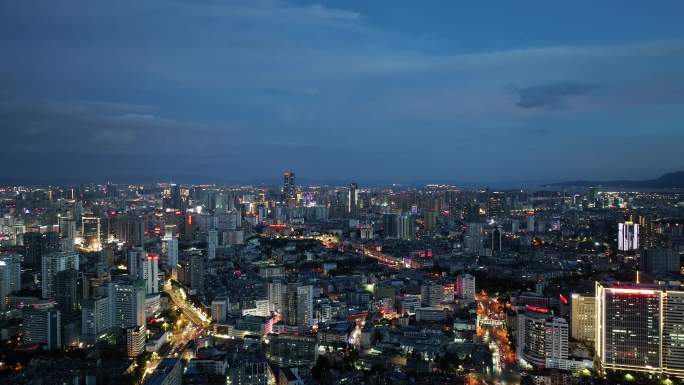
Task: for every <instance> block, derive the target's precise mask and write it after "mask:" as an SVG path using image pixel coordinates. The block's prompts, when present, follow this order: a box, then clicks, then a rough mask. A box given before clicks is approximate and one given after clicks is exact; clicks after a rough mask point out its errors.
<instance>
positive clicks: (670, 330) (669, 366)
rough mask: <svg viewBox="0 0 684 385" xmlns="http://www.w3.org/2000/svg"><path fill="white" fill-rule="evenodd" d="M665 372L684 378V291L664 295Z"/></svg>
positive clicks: (668, 292)
mask: <svg viewBox="0 0 684 385" xmlns="http://www.w3.org/2000/svg"><path fill="white" fill-rule="evenodd" d="M663 318H664V320H663V325H662V327H663V354H662V356H663V372H664V373H665V374H668V375H673V376H677V377H679V378H684V292H682V291H666V292H665V293H664V296H663Z"/></svg>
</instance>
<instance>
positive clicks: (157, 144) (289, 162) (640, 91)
mask: <svg viewBox="0 0 684 385" xmlns="http://www.w3.org/2000/svg"><path fill="white" fill-rule="evenodd" d="M362 5H363V3H358V4H355V3H341V5H340V6H329V5H321V4H316V3H300V2H297V3H290V2H281V1H260V0H256V1H237V2H220V1H162V0H151V1H145V2H133V1H124V2H121V3H119V4H118V5H117V6H116V7H112V6H111V5H109V4H104V3H97V2H86V1H75V0H71V1H67V2H65V3H64V4H63V6H60V7H54V4H53V3H52V2H49V1H35V2H19V3H14V4H7V3H6V4H3V5H1V6H0V47H3V48H1V49H2V53H3V57H4V58H6V60H3V61H2V62H0V126H1V127H2V131H3V134H4V135H3V136H4V140H3V142H4V143H3V144H4V146H3V149H2V150H3V151H2V155H0V160H3V161H7V160H8V159H14V160H18V162H15V166H14V167H12V168H11V169H8V170H6V175H8V176H24V175H35V176H36V177H41V176H42V177H55V178H58V177H60V176H65V177H81V178H85V177H87V178H93V179H100V174H102V178H106V176H107V175H106V174H111V175H131V176H136V175H146V176H147V175H159V176H160V177H167V176H168V177H172V176H173V175H193V174H194V175H198V176H201V177H208V178H216V179H217V180H239V179H250V180H253V179H258V178H264V179H270V177H269V176H270V175H277V174H278V172H279V171H280V170H281V169H285V168H293V169H296V170H298V173H299V174H301V175H308V176H309V177H310V179H312V180H315V179H333V178H331V176H334V177H335V178H334V179H342V180H343V179H359V180H373V179H374V178H378V176H382V178H384V179H387V180H398V181H409V180H415V179H422V178H436V179H442V180H444V179H450V180H466V181H487V180H515V179H543V180H557V179H564V178H566V177H567V178H569V179H571V178H590V177H596V178H603V177H613V176H615V177H640V176H652V174H657V173H660V172H665V171H670V170H675V169H678V168H684V159H682V157H681V155H679V154H678V151H677V150H676V148H678V147H681V145H682V144H684V139H683V136H684V134H683V132H684V130H682V127H681V123H680V122H681V121H682V118H684V116H683V115H684V109H682V103H683V102H684V77H683V76H682V75H681V68H683V67H684V43H683V42H684V40H680V38H681V39H684V36H679V35H678V33H679V32H684V31H681V30H677V33H676V34H675V35H676V36H675V37H674V38H668V39H663V38H658V39H646V40H644V39H636V38H634V39H631V40H629V41H622V42H610V43H606V42H600V41H595V42H591V43H587V42H583V43H581V44H568V43H567V42H566V41H565V40H563V39H561V38H558V39H557V40H556V41H554V42H549V43H548V44H546V45H545V46H542V47H539V46H524V45H521V44H519V43H517V42H514V41H510V42H508V44H506V43H504V44H501V46H500V47H491V46H492V43H491V42H492V40H491V39H487V38H485V37H478V36H468V37H464V36H460V35H459V34H458V33H456V32H453V31H451V32H443V31H440V30H436V29H429V28H427V27H421V28H423V29H422V31H424V33H425V35H424V36H417V35H416V34H415V33H402V31H401V30H402V28H401V27H402V26H401V25H397V26H392V25H387V24H386V23H384V22H380V18H378V16H377V14H374V13H373V12H371V10H370V9H366V12H368V14H365V13H364V11H362V9H364V8H363V6H362ZM401 6H402V5H401V4H399V3H398V4H397V7H401ZM347 8H348V9H347ZM423 16H424V17H425V18H428V19H429V18H430V17H432V18H433V21H434V23H438V22H439V19H440V16H439V15H437V14H432V15H431V14H427V11H426V14H425V15H423ZM496 27H497V26H496V25H492V28H496ZM499 27H502V26H499ZM568 28H569V27H568ZM452 32H453V33H452ZM677 36H679V37H677ZM478 38H479V39H480V40H481V44H480V46H482V47H487V48H488V49H486V50H473V49H458V48H453V47H452V46H454V45H456V44H449V46H448V47H446V48H445V47H442V46H443V45H444V44H438V43H437V42H438V41H441V40H455V41H459V40H463V41H464V42H465V41H466V40H468V39H471V40H472V39H475V40H476V41H477V39H478ZM504 41H505V40H504ZM597 143H600V146H601V148H600V149H598V150H597V147H596V146H597ZM625 149H630V151H634V153H635V154H648V153H658V154H660V157H659V158H657V159H656V158H655V157H643V158H641V157H640V156H639V155H635V156H623V155H621V154H623V153H624V150H625ZM672 151H674V152H672ZM621 156H622V157H623V158H622V159H620V158H619V157H621ZM83 159H88V160H89V161H86V162H84V161H83ZM550 161H553V162H555V166H554V167H551V166H549V162H550ZM559 174H560V175H559Z"/></svg>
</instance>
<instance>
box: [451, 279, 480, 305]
mask: <svg viewBox="0 0 684 385" xmlns="http://www.w3.org/2000/svg"><path fill="white" fill-rule="evenodd" d="M454 286H455V287H454V289H455V290H454V291H455V292H456V295H457V296H458V298H460V299H467V300H471V301H472V300H474V299H475V294H476V289H475V277H473V276H472V275H470V274H459V275H458V276H457V277H456V284H455V285H454Z"/></svg>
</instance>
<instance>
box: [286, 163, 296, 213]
mask: <svg viewBox="0 0 684 385" xmlns="http://www.w3.org/2000/svg"><path fill="white" fill-rule="evenodd" d="M283 201H284V202H286V203H287V205H288V206H290V207H294V206H295V205H296V203H297V185H296V184H295V174H294V172H292V171H285V172H284V173H283Z"/></svg>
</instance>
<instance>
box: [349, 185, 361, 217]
mask: <svg viewBox="0 0 684 385" xmlns="http://www.w3.org/2000/svg"><path fill="white" fill-rule="evenodd" d="M347 213H348V214H349V217H350V218H357V217H358V215H359V186H358V185H357V184H356V183H351V184H349V196H348V198H347Z"/></svg>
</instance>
